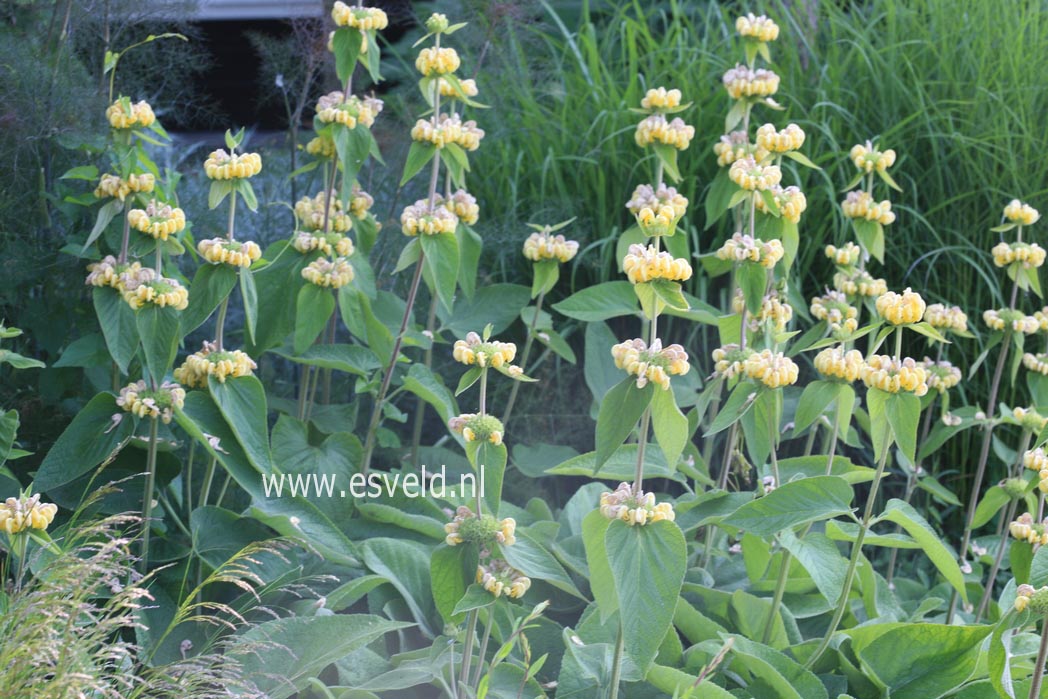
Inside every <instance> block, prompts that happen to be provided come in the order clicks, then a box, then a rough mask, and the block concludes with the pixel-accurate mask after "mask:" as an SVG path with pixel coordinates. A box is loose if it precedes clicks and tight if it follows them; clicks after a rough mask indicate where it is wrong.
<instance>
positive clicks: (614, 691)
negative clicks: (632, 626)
mask: <svg viewBox="0 0 1048 699" xmlns="http://www.w3.org/2000/svg"><path fill="white" fill-rule="evenodd" d="M624 646H625V634H624V633H623V631H622V624H621V623H620V624H619V635H618V636H617V637H616V638H615V659H614V661H613V662H612V664H611V684H610V685H609V686H608V699H618V697H619V678H621V677H622V653H623V649H624Z"/></svg>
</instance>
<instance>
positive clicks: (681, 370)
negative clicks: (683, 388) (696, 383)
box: [611, 338, 691, 390]
mask: <svg viewBox="0 0 1048 699" xmlns="http://www.w3.org/2000/svg"><path fill="white" fill-rule="evenodd" d="M611 356H612V357H613V358H614V359H615V366H616V367H618V368H619V369H623V370H625V371H626V373H627V374H631V375H633V376H636V377H637V388H644V387H645V386H647V385H648V382H649V381H650V382H651V383H654V384H656V385H657V386H660V387H661V388H662V389H663V390H668V389H669V387H670V376H682V375H684V374H687V373H688V371H689V370H690V369H691V366H690V365H689V364H688V353H687V352H685V351H684V348H683V347H681V346H680V345H677V344H673V345H669V346H668V347H665V348H663V346H662V341H661V340H655V341H654V342H653V343H652V344H651V347H648V345H647V343H646V342H645V341H644V340H642V339H639V338H638V339H636V340H627V341H626V342H621V343H619V344H617V345H615V346H613V347H612V348H611Z"/></svg>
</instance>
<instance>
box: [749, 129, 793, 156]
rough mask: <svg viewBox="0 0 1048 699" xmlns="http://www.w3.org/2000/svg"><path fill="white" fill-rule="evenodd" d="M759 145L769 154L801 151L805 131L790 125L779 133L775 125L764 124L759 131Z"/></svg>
mask: <svg viewBox="0 0 1048 699" xmlns="http://www.w3.org/2000/svg"><path fill="white" fill-rule="evenodd" d="M757 145H758V146H760V147H761V148H763V149H764V150H766V151H768V152H769V153H788V152H790V151H794V150H800V148H801V146H803V145H804V129H802V128H801V127H799V126H797V125H796V124H789V125H788V126H787V127H786V128H785V129H783V130H782V131H777V130H776V129H775V125H774V124H764V125H763V126H761V127H760V128H759V129H757Z"/></svg>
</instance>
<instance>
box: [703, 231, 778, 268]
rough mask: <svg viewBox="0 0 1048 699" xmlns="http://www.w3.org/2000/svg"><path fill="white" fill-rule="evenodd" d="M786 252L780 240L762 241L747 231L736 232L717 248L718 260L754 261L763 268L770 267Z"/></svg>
mask: <svg viewBox="0 0 1048 699" xmlns="http://www.w3.org/2000/svg"><path fill="white" fill-rule="evenodd" d="M784 254H786V250H785V248H783V247H782V241H780V240H777V239H776V240H769V241H768V242H764V241H763V240H761V239H760V238H754V237H752V236H750V235H749V234H748V233H736V234H735V235H733V236H732V237H731V238H729V239H728V240H726V241H724V245H722V246H721V247H720V249H718V250H717V259H718V260H727V261H730V262H756V263H757V264H759V265H760V266H761V267H764V268H765V269H772V268H773V267H775V265H776V264H778V262H779V260H781V259H782V256H783V255H784Z"/></svg>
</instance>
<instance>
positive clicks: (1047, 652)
mask: <svg viewBox="0 0 1048 699" xmlns="http://www.w3.org/2000/svg"><path fill="white" fill-rule="evenodd" d="M1045 660H1048V616H1046V617H1045V618H1044V619H1042V620H1041V647H1040V649H1039V650H1038V651H1037V662H1036V663H1035V664H1034V666H1033V679H1032V681H1031V682H1030V696H1029V699H1040V698H1041V683H1042V682H1044V663H1045Z"/></svg>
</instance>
